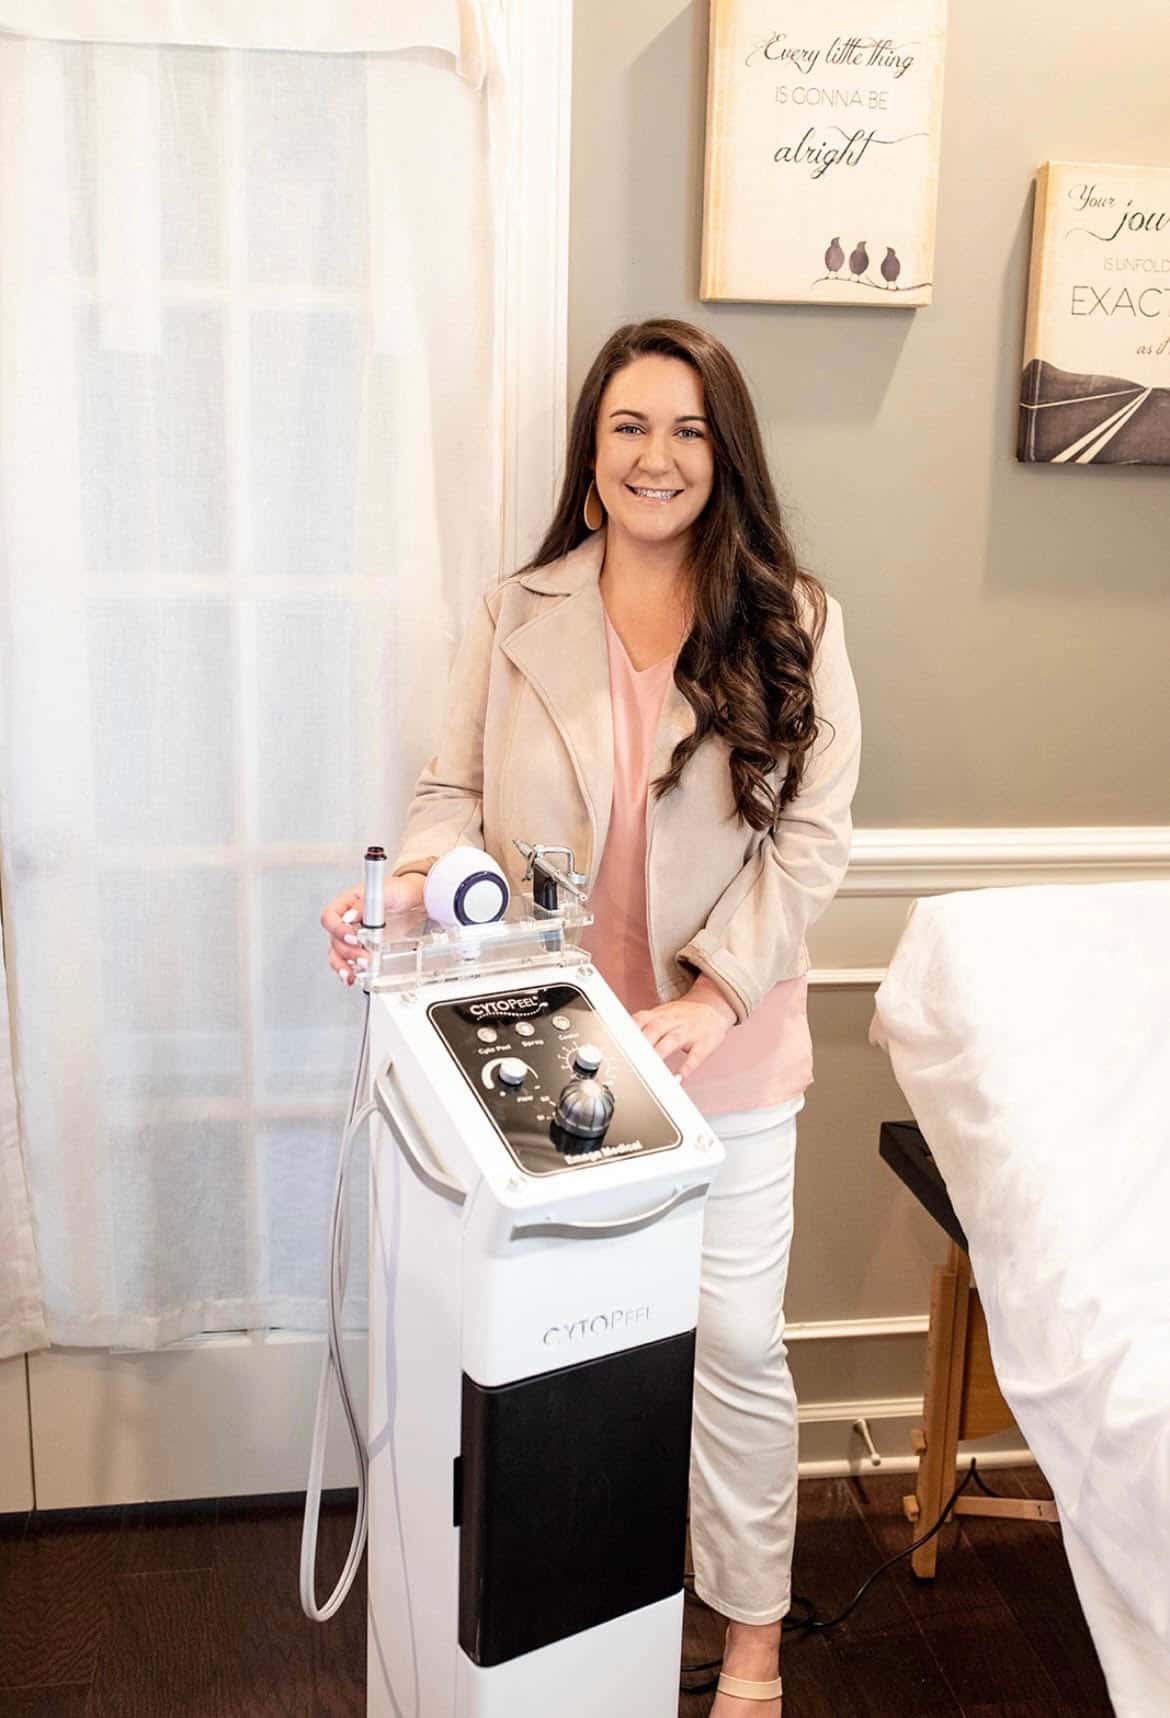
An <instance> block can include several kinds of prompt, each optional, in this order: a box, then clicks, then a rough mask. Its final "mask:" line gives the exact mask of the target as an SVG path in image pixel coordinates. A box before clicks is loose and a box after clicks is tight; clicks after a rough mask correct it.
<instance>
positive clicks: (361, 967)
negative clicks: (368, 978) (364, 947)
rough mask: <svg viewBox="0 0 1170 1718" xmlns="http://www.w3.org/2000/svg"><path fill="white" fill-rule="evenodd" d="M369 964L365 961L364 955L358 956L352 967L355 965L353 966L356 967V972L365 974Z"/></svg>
mask: <svg viewBox="0 0 1170 1718" xmlns="http://www.w3.org/2000/svg"><path fill="white" fill-rule="evenodd" d="M369 964H370V963H369V961H368V960H367V959H366V957H365V955H364V954H360V955H359V956H358V958H357V959H356V960H355V961H354V965H355V966H356V967H357V969H358V971H359V972H365V971H367V970H368V968H369Z"/></svg>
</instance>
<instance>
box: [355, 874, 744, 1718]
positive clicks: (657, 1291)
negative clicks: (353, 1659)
mask: <svg viewBox="0 0 1170 1718" xmlns="http://www.w3.org/2000/svg"><path fill="white" fill-rule="evenodd" d="M529 905H530V907H531V903H530V904H529ZM539 917H540V915H539V914H538V919H539ZM583 922H586V923H587V922H588V920H587V918H584V919H583ZM558 927H559V928H558ZM562 930H563V926H562V925H560V921H557V922H556V924H554V926H553V928H552V929H550V930H546V931H545V932H544V934H543V942H542V944H541V945H540V946H537V947H536V948H535V949H534V950H530V952H529V954H528V955H527V956H522V957H521V958H519V959H518V960H516V962H515V964H514V965H513V966H512V967H511V969H510V970H509V969H507V963H506V962H501V961H500V960H499V959H498V958H497V959H496V963H495V964H493V960H492V959H477V958H476V953H475V950H476V947H477V946H478V947H479V952H480V954H482V953H483V948H482V946H480V945H473V948H472V950H471V952H470V953H468V954H467V956H466V965H467V968H468V972H467V975H466V976H464V975H463V974H462V973H460V972H458V971H456V972H455V975H454V976H450V975H449V974H450V972H451V967H452V964H453V963H452V962H451V961H450V960H449V961H448V962H447V966H446V968H445V969H444V968H443V967H442V966H441V965H436V966H435V968H434V970H433V971H432V972H430V973H427V972H425V971H424V966H423V962H422V961H421V960H420V961H419V963H418V966H417V972H418V978H419V982H417V983H416V982H413V981H410V980H407V981H404V980H403V979H402V977H401V974H398V975H397V976H394V975H393V974H391V975H390V976H389V977H387V976H385V974H383V975H382V976H375V977H374V978H372V979H370V980H368V981H367V988H368V990H369V992H370V1019H369V1039H368V1070H369V1093H368V1095H369V1096H370V1097H371V1098H372V1099H373V1100H374V1101H376V1103H377V1106H378V1113H377V1115H376V1116H375V1117H374V1118H373V1121H372V1129H371V1171H370V1173H371V1214H370V1285H369V1286H370V1294H369V1304H370V1333H369V1345H370V1346H369V1391H370V1395H369V1418H368V1460H369V1539H368V1551H369V1578H368V1590H369V1673H368V1674H369V1704H368V1712H369V1718H497V1715H498V1718H504V1715H505V1714H507V1715H508V1718H518V1715H519V1718H526V1715H528V1714H531V1715H532V1718H551V1715H553V1714H555V1715H556V1718H673V1715H674V1714H675V1712H676V1711H677V1706H678V1672H679V1655H680V1646H681V1632H682V1609H683V1555H684V1542H685V1532H686V1503H687V1474H688V1466H689V1445H690V1428H691V1395H692V1383H693V1363H694V1341H695V1324H696V1317H697V1310H698V1295H699V1264H700V1252H701V1241H702V1224H703V1209H704V1199H705V1196H706V1193H707V1190H708V1188H709V1186H710V1183H711V1181H712V1179H713V1177H714V1175H715V1173H716V1171H717V1169H718V1167H719V1164H720V1162H721V1161H722V1149H721V1147H720V1145H719V1143H718V1141H717V1140H716V1139H715V1137H714V1136H713V1135H712V1133H711V1132H710V1129H709V1128H708V1126H707V1124H706V1123H705V1121H704V1119H703V1117H702V1116H701V1115H700V1114H699V1112H698V1110H696V1109H695V1107H694V1106H693V1105H692V1104H691V1102H690V1101H689V1099H688V1098H687V1097H686V1096H685V1095H684V1094H683V1093H682V1091H681V1089H680V1087H679V1085H678V1083H677V1081H676V1079H675V1078H674V1076H673V1075H672V1074H671V1073H670V1072H669V1071H668V1070H667V1068H666V1066H665V1064H664V1063H663V1062H662V1061H661V1059H660V1058H659V1057H658V1055H657V1053H656V1052H655V1051H654V1050H653V1049H652V1048H651V1046H650V1045H649V1044H648V1043H647V1042H646V1040H645V1039H644V1038H643V1036H642V1034H641V1033H640V1032H639V1030H638V1028H637V1027H636V1026H635V1025H634V1023H633V1022H632V1021H631V1019H630V1017H629V1015H628V1014H627V1013H626V1011H625V1009H624V1008H623V1007H622V1005H621V1004H620V1003H619V1002H618V1000H617V998H616V997H615V996H614V994H613V992H612V991H611V990H610V989H609V987H608V985H607V984H606V983H605V982H604V980H603V979H602V978H601V977H600V975H599V974H598V973H597V972H596V971H595V970H594V969H593V968H592V967H591V966H590V965H589V964H588V960H587V957H586V956H585V955H584V954H583V952H582V951H581V950H580V949H578V948H576V947H574V946H572V942H571V939H570V938H568V937H566V936H564V935H562V934H561V932H562ZM523 941H524V939H523V935H522V934H520V933H516V932H514V933H513V945H514V946H513V954H515V950H516V949H519V948H520V947H521V946H522V945H523ZM444 972H445V973H446V974H448V975H446V976H444V975H443V973H444ZM564 1124H567V1125H564ZM573 1130H576V1131H573ZM591 1130H592V1131H591Z"/></svg>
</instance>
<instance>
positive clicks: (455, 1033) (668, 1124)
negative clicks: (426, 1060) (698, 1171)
mask: <svg viewBox="0 0 1170 1718" xmlns="http://www.w3.org/2000/svg"><path fill="white" fill-rule="evenodd" d="M427 1014H428V1017H429V1018H430V1021H431V1024H432V1025H433V1026H434V1028H435V1030H436V1031H437V1032H438V1034H439V1037H440V1038H441V1039H442V1040H443V1043H444V1044H445V1045H446V1047H447V1049H448V1050H449V1051H450V1053H451V1055H452V1056H453V1057H454V1059H455V1061H456V1063H457V1064H458V1066H459V1069H460V1072H461V1073H462V1074H463V1077H464V1079H465V1080H466V1081H467V1083H468V1085H469V1086H470V1087H471V1090H472V1091H473V1092H474V1093H475V1095H476V1097H477V1098H478V1100H479V1102H480V1104H481V1105H482V1107H483V1109H484V1111H485V1112H486V1114H487V1115H488V1117H489V1118H490V1120H491V1122H492V1123H493V1125H494V1127H495V1128H496V1131H497V1132H498V1134H499V1135H500V1138H501V1139H502V1140H503V1142H504V1144H505V1145H506V1146H507V1148H508V1150H509V1152H510V1153H511V1155H512V1157H513V1158H514V1159H515V1161H516V1163H517V1165H518V1166H519V1168H521V1169H523V1170H524V1171H525V1173H526V1174H528V1175H553V1174H557V1173H559V1172H563V1171H566V1170H580V1169H588V1168H591V1167H594V1166H595V1165H597V1164H601V1163H610V1162H612V1161H613V1160H614V1159H615V1158H619V1157H637V1156H645V1155H646V1154H647V1153H648V1152H656V1151H670V1150H671V1149H673V1148H674V1147H676V1146H678V1145H680V1144H681V1143H682V1135H681V1134H680V1133H679V1131H678V1129H677V1127H676V1126H675V1125H674V1123H673V1121H672V1120H671V1119H670V1117H669V1116H668V1115H667V1113H666V1111H665V1110H664V1109H663V1108H662V1105H661V1104H660V1103H659V1102H658V1100H657V1098H655V1097H654V1096H653V1094H652V1093H651V1092H650V1090H649V1088H648V1087H647V1086H646V1084H645V1082H644V1081H643V1079H642V1076H641V1075H640V1074H639V1073H638V1072H637V1071H636V1069H635V1068H633V1067H632V1065H631V1064H630V1062H629V1060H628V1058H627V1057H626V1055H625V1052H624V1051H623V1050H622V1049H621V1048H620V1046H619V1045H618V1043H617V1040H616V1039H615V1038H614V1036H613V1034H612V1033H611V1032H610V1030H609V1028H608V1026H607V1025H606V1024H605V1022H604V1020H603V1019H602V1018H601V1016H600V1015H599V1014H598V1012H597V1010H596V1009H595V1008H594V1006H593V1004H592V1003H591V1002H590V1001H589V998H588V997H587V996H585V995H584V993H583V992H582V991H580V990H578V989H577V987H576V985H573V984H538V985H533V986H531V987H526V988H524V989H522V990H501V991H499V992H494V993H493V994H492V995H490V996H475V997H469V998H468V999H467V1001H465V1002H433V1003H432V1004H431V1006H430V1007H429V1008H428V1010H427Z"/></svg>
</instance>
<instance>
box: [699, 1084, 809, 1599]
mask: <svg viewBox="0 0 1170 1718" xmlns="http://www.w3.org/2000/svg"><path fill="white" fill-rule="evenodd" d="M803 1101H804V1100H803V1099H802V1098H797V1099H794V1100H793V1102H792V1103H791V1104H787V1105H783V1106H781V1107H779V1108H774V1109H770V1110H769V1109H763V1110H752V1111H744V1112H742V1113H740V1114H736V1115H719V1116H710V1117H708V1118H707V1119H708V1120H709V1122H710V1124H711V1126H712V1128H713V1129H714V1131H715V1132H716V1133H717V1134H718V1135H719V1138H720V1139H721V1140H722V1142H723V1145H724V1149H725V1150H726V1152H727V1160H726V1162H725V1163H724V1165H723V1167H722V1168H721V1169H720V1171H719V1176H718V1179H717V1180H716V1182H715V1185H714V1187H713V1188H712V1190H711V1192H710V1194H709V1196H708V1199H707V1209H706V1216H705V1218H704V1223H703V1270H702V1279H701V1284H700V1294H699V1322H698V1336H697V1342H696V1351H695V1417H694V1430H693V1433H692V1440H691V1550H692V1552H693V1554H694V1561H695V1592H696V1593H697V1594H698V1596H699V1597H700V1598H701V1599H703V1600H704V1601H705V1602H706V1603H707V1604H709V1605H710V1606H711V1607H712V1609H713V1610H716V1611H719V1612H720V1613H721V1614H722V1615H723V1616H725V1617H732V1618H734V1619H735V1620H736V1621H737V1622H745V1623H771V1622H776V1621H777V1620H778V1619H779V1618H780V1617H782V1616H783V1615H784V1613H785V1612H786V1611H787V1610H788V1607H789V1602H790V1598H791V1571H792V1543H793V1538H794V1535H795V1531H796V1479H797V1409H796V1393H795V1391H794V1389H793V1387H792V1378H791V1375H790V1373H789V1371H788V1358H787V1352H788V1351H787V1349H786V1348H785V1346H784V1285H785V1282H786V1280H787V1277H788V1255H789V1250H790V1247H791V1243H792V1217H793V1201H792V1187H793V1176H794V1171H795V1167H796V1112H797V1110H798V1109H800V1108H801V1106H802V1105H803Z"/></svg>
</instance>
